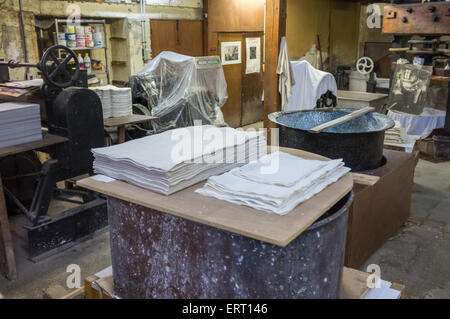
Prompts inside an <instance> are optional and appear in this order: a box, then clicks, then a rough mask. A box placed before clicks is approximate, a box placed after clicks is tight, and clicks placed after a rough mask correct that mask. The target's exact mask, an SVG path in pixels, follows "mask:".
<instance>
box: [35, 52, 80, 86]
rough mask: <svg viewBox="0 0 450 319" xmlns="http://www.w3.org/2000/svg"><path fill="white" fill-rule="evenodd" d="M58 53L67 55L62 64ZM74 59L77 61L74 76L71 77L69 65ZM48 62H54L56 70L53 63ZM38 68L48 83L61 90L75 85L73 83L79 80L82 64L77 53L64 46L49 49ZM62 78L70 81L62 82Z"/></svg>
mask: <svg viewBox="0 0 450 319" xmlns="http://www.w3.org/2000/svg"><path fill="white" fill-rule="evenodd" d="M58 51H61V53H65V55H66V58H65V59H64V60H63V61H62V62H60V61H59V60H58V58H57V55H58ZM72 59H73V60H74V61H75V72H74V74H73V75H70V73H69V72H68V71H67V64H68V63H69V61H70V60H72ZM47 62H54V65H55V66H56V68H55V69H53V68H51V67H50V66H51V65H52V63H47ZM38 68H39V70H40V71H41V72H42V77H43V78H44V80H45V82H46V83H48V84H51V85H53V86H56V87H58V88H61V89H64V88H67V87H69V86H71V85H73V83H74V82H75V81H76V80H78V75H79V73H80V63H79V62H78V58H77V56H76V55H75V52H73V51H72V50H71V49H69V48H68V47H65V46H63V45H54V46H52V47H50V48H49V49H47V51H45V53H44V55H43V56H42V60H41V62H40V63H39V64H38ZM61 78H63V79H64V78H66V79H67V78H68V79H70V80H69V81H67V82H62V80H61Z"/></svg>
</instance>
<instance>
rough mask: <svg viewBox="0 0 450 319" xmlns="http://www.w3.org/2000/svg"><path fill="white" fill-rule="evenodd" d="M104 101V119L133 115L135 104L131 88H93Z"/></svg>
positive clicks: (112, 86) (109, 86) (111, 86)
mask: <svg viewBox="0 0 450 319" xmlns="http://www.w3.org/2000/svg"><path fill="white" fill-rule="evenodd" d="M91 90H93V91H94V92H95V93H97V95H98V96H99V98H100V100H101V101H102V108H103V118H104V119H107V118H110V117H122V116H128V115H131V114H132V111H133V110H132V109H133V104H132V97H131V89H130V88H119V87H116V86H114V85H106V86H99V87H93V88H91Z"/></svg>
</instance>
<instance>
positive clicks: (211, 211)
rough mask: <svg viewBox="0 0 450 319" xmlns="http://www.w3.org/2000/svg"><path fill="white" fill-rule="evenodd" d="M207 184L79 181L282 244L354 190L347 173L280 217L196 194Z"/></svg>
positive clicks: (302, 154)
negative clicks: (155, 187)
mask: <svg viewBox="0 0 450 319" xmlns="http://www.w3.org/2000/svg"><path fill="white" fill-rule="evenodd" d="M280 151H283V152H287V153H290V154H292V155H295V156H299V157H303V158H307V159H320V160H326V158H324V157H322V156H319V155H316V154H312V153H308V152H304V151H300V150H294V149H285V148H280ZM204 183H205V182H201V183H198V184H197V185H194V186H191V187H189V188H187V189H184V190H182V191H180V192H177V193H175V194H172V195H170V196H164V195H160V194H157V193H154V192H152V191H149V190H146V189H143V188H140V187H138V186H134V185H131V184H128V183H126V182H123V181H119V180H115V181H113V182H110V183H105V182H100V181H97V180H95V179H92V177H89V178H86V179H83V180H80V181H78V182H77V185H79V186H81V187H84V188H87V189H90V190H93V191H96V192H99V193H102V194H106V195H108V196H111V197H115V198H118V199H121V200H124V201H127V202H131V203H134V204H137V205H141V206H144V207H148V208H151V209H155V210H158V211H161V212H165V213H168V214H171V215H174V216H178V217H182V218H186V219H188V220H191V221H194V222H198V223H201V224H205V225H209V226H212V227H216V228H219V229H223V230H226V231H230V232H233V233H237V234H240V235H243V236H246V237H250V238H253V239H257V240H261V241H264V242H267V243H271V244H275V245H277V246H281V247H285V246H287V245H288V244H289V243H290V242H291V241H292V240H294V239H295V238H297V237H298V236H299V235H300V234H301V233H302V232H303V231H304V230H306V229H307V228H308V227H309V226H311V225H312V224H313V223H314V222H315V221H316V220H317V219H318V218H320V216H322V215H323V214H324V213H326V212H327V211H328V210H329V209H330V208H331V207H333V206H334V205H335V204H336V203H337V202H338V201H339V200H340V199H341V198H343V197H344V196H345V195H347V194H348V193H349V192H350V191H351V190H352V189H353V179H352V177H351V175H350V174H347V175H345V176H344V177H343V178H341V179H340V180H339V181H337V182H336V183H334V184H331V185H329V186H328V187H327V188H325V189H324V190H323V191H322V192H320V193H319V194H317V195H315V196H314V197H312V198H311V199H309V200H307V201H305V202H303V203H302V204H300V205H299V206H297V207H296V208H295V209H294V210H293V211H291V212H290V213H289V214H287V215H284V216H279V215H276V214H274V213H267V212H263V211H259V210H256V209H253V208H250V207H246V206H240V205H236V204H232V203H229V202H226V201H222V200H218V199H215V198H212V197H206V196H202V195H200V194H197V193H195V190H196V189H198V188H200V187H202V186H203V185H204Z"/></svg>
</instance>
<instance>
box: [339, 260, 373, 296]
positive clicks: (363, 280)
mask: <svg viewBox="0 0 450 319" xmlns="http://www.w3.org/2000/svg"><path fill="white" fill-rule="evenodd" d="M369 275H370V274H368V273H365V272H362V271H359V270H356V269H352V268H347V267H344V270H343V272H342V299H363V298H364V296H365V295H366V294H367V293H368V292H369V290H370V289H369V287H367V278H368V277H369Z"/></svg>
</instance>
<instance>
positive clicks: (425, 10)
mask: <svg viewBox="0 0 450 319" xmlns="http://www.w3.org/2000/svg"><path fill="white" fill-rule="evenodd" d="M432 7H434V8H435V10H434V11H430V10H431V8H432ZM409 9H412V11H411V12H408V10H409ZM449 10H450V3H448V2H439V3H437V2H432V3H423V4H422V3H420V4H405V5H392V6H385V7H384V16H383V32H384V33H390V34H401V35H416V34H424V35H433V34H439V35H445V34H447V35H448V34H450V29H449V27H448V26H449V24H450V15H449ZM405 19H406V20H405ZM435 19H437V21H436V20H435Z"/></svg>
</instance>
